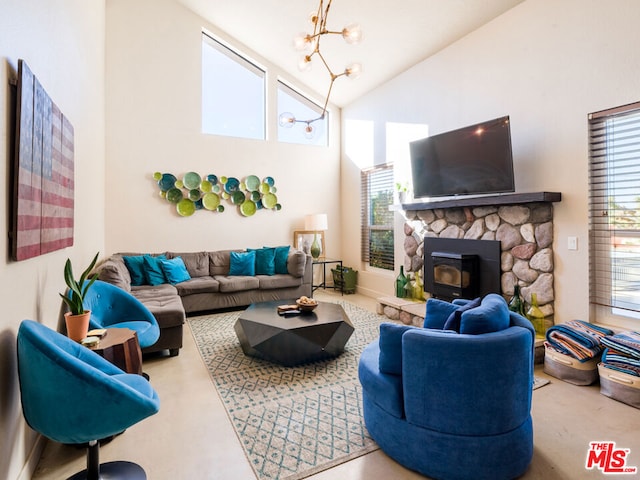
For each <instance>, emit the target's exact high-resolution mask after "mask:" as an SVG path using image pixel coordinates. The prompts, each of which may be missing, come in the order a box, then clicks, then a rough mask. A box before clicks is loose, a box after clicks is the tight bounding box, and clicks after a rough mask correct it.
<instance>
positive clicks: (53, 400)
mask: <svg viewBox="0 0 640 480" xmlns="http://www.w3.org/2000/svg"><path fill="white" fill-rule="evenodd" d="M17 352H18V376H19V381H20V395H21V401H22V410H23V414H24V418H25V420H26V421H27V424H29V426H30V427H31V428H33V429H34V430H35V431H37V432H39V433H41V434H42V435H44V436H45V437H47V438H50V439H52V440H55V441H57V442H61V443H70V444H85V443H88V444H89V449H88V454H87V470H85V471H83V472H79V473H78V474H77V475H74V476H73V477H72V478H73V479H80V478H88V479H98V478H124V477H126V478H146V475H145V474H144V470H143V469H142V468H141V467H140V466H138V465H136V464H134V463H131V462H108V463H106V464H103V465H99V454H98V449H99V443H98V440H99V439H103V438H108V437H110V436H113V435H115V434H118V433H121V432H122V431H124V430H125V429H127V428H129V427H130V426H132V425H134V424H135V423H137V422H139V421H141V420H143V419H144V418H147V417H148V416H150V415H153V414H155V413H156V412H158V409H159V407H160V400H159V398H158V395H157V394H156V392H155V390H154V389H153V388H152V387H151V385H150V384H149V382H148V381H147V380H146V379H145V378H144V377H142V376H141V375H135V374H128V373H124V372H123V371H122V370H120V369H119V368H117V367H116V366H114V365H113V364H111V363H110V362H108V361H107V360H105V359H103V358H102V357H100V356H99V355H98V354H96V353H95V352H92V351H91V350H89V349H88V348H86V347H83V346H82V345H80V344H79V343H76V342H74V341H72V340H70V339H69V338H67V337H65V336H64V335H61V334H59V333H58V332H56V331H54V330H52V329H50V328H48V327H46V326H44V325H41V324H39V323H37V322H34V321H32V320H24V321H23V322H22V323H21V324H20V328H19V330H18V345H17ZM100 475H102V477H100Z"/></svg>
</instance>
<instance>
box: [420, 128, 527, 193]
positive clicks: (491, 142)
mask: <svg viewBox="0 0 640 480" xmlns="http://www.w3.org/2000/svg"><path fill="white" fill-rule="evenodd" d="M409 147H410V154H411V173H412V179H413V196H414V197H415V198H421V197H442V196H455V195H479V194H491V193H505V192H514V191H515V183H514V179H513V157H512V153H511V129H510V126H509V117H508V116H506V117H501V118H496V119H495V120H489V121H486V122H482V123H478V124H476V125H470V126H468V127H464V128H459V129H457V130H452V131H450V132H445V133H440V134H438V135H433V136H431V137H428V138H424V139H422V140H416V141H414V142H411V143H410V144H409Z"/></svg>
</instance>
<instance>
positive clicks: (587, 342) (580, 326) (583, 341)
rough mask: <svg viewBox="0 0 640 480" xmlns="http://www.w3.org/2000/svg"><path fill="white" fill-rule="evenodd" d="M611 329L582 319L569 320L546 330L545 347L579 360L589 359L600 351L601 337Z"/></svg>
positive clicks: (601, 348) (610, 332) (601, 346)
mask: <svg viewBox="0 0 640 480" xmlns="http://www.w3.org/2000/svg"><path fill="white" fill-rule="evenodd" d="M607 335H613V331H611V330H609V329H607V328H603V327H598V326H596V325H593V324H592V323H588V322H585V321H582V320H571V321H569V322H566V323H561V324H559V325H554V326H553V327H551V328H550V329H549V330H547V340H546V342H545V343H544V344H545V347H547V348H549V349H551V350H554V351H556V352H558V353H561V354H563V355H568V356H570V357H572V358H575V359H577V360H578V361H580V362H586V361H588V360H591V359H593V358H595V357H597V356H598V355H600V354H601V353H602V351H603V350H604V347H603V345H602V343H601V342H602V339H603V338H605V337H606V336H607Z"/></svg>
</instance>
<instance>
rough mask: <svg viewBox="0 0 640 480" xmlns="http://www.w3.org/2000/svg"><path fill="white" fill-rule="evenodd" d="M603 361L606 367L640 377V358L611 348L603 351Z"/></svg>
mask: <svg viewBox="0 0 640 480" xmlns="http://www.w3.org/2000/svg"><path fill="white" fill-rule="evenodd" d="M602 363H603V365H605V366H606V367H609V368H612V369H614V370H618V371H620V372H624V373H628V374H629V375H635V376H636V377H640V359H638V358H631V357H629V356H627V355H624V354H622V353H620V352H616V351H615V350H612V349H610V348H605V349H604V352H603V353H602Z"/></svg>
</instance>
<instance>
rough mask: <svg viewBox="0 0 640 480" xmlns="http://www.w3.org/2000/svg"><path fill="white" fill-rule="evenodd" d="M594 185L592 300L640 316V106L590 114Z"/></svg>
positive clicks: (605, 311)
mask: <svg viewBox="0 0 640 480" xmlns="http://www.w3.org/2000/svg"><path fill="white" fill-rule="evenodd" d="M589 186H590V190H589V197H590V213H589V218H590V222H589V227H590V228H589V235H590V239H589V240H590V245H589V270H590V282H589V284H590V289H589V293H590V295H589V296H590V301H591V303H592V304H595V305H596V307H597V310H596V312H598V313H597V315H598V316H602V315H610V314H613V315H623V316H627V317H635V318H640V317H639V314H640V103H636V104H633V105H626V106H623V107H618V108H615V109H611V110H606V111H602V112H597V113H593V114H591V115H589ZM598 320H599V321H601V320H603V318H598Z"/></svg>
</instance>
